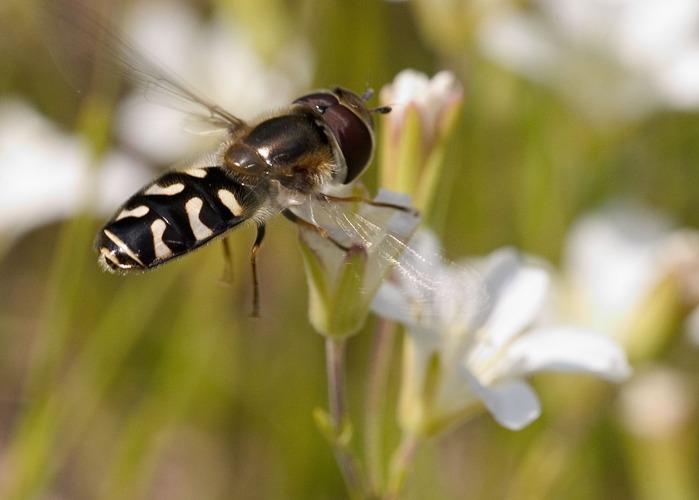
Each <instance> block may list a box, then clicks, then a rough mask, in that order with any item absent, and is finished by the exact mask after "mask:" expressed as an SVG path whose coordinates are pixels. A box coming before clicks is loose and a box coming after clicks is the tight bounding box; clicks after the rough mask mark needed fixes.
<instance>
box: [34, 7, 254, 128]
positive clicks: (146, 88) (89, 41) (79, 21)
mask: <svg viewBox="0 0 699 500" xmlns="http://www.w3.org/2000/svg"><path fill="white" fill-rule="evenodd" d="M106 5H110V4H106ZM45 14H46V15H45V19H44V21H43V24H44V25H45V30H44V31H45V37H46V38H47V44H48V46H49V49H50V50H51V52H52V55H53V57H54V59H55V60H56V61H57V63H58V65H59V67H60V68H61V70H62V71H63V72H64V75H65V76H66V79H67V80H68V81H69V82H70V83H71V84H73V86H75V87H76V88H77V89H78V91H84V90H86V89H87V88H88V87H89V86H90V85H92V84H94V78H96V77H98V73H97V71H103V72H106V73H108V74H109V73H111V74H116V75H118V76H119V77H120V78H121V79H123V80H125V81H128V82H129V83H130V84H132V85H134V86H135V87H137V88H140V89H141V90H142V91H143V93H144V95H145V97H146V98H147V99H151V98H153V99H157V98H158V97H157V96H162V97H165V98H166V99H167V105H168V106H170V107H174V108H176V109H182V110H183V111H184V112H187V113H191V104H194V105H196V107H197V108H198V109H199V112H200V113H201V115H202V117H203V118H205V119H206V120H207V121H208V122H210V123H212V124H213V125H214V126H216V127H218V128H227V129H229V130H230V129H234V128H237V127H240V126H244V125H245V122H244V121H243V120H241V119H240V118H238V117H237V116H235V115H234V114H232V113H230V112H229V111H227V110H225V109H223V108H221V107H220V106H218V105H217V104H216V103H214V102H213V101H211V100H209V99H207V98H206V97H204V96H203V95H202V94H201V93H200V92H198V91H196V90H195V89H194V88H193V87H192V86H191V85H189V84H187V83H186V82H184V81H183V79H182V78H180V77H178V76H177V75H176V74H174V73H173V72H172V71H170V70H168V69H166V68H165V67H164V66H163V65H162V64H160V63H158V62H156V60H155V59H154V58H153V57H152V56H150V55H149V54H148V52H147V51H146V50H145V49H143V48H142V47H139V46H138V45H137V44H136V43H135V42H134V41H133V40H131V39H130V38H129V37H128V36H127V35H126V34H125V33H123V32H122V31H120V30H119V28H118V27H117V26H116V24H115V23H114V22H110V21H109V20H108V19H115V18H117V17H118V16H117V14H116V13H115V12H111V13H110V14H109V18H108V17H107V15H105V14H102V15H101V14H99V13H98V12H96V11H95V10H93V9H92V8H91V7H88V6H87V5H86V4H84V3H82V2H81V1H79V0H55V1H52V2H49V3H48V6H47V10H46V13H45Z"/></svg>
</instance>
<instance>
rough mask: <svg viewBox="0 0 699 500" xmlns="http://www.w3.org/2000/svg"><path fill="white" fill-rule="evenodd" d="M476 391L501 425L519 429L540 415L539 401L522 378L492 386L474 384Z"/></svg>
mask: <svg viewBox="0 0 699 500" xmlns="http://www.w3.org/2000/svg"><path fill="white" fill-rule="evenodd" d="M474 392H476V393H477V394H478V395H479V396H480V398H481V400H482V401H483V404H485V406H486V407H487V408H488V410H489V411H490V413H491V414H492V415H493V418H494V419H495V420H496V421H497V422H498V423H499V424H500V425H502V426H503V427H506V428H507V429H511V430H514V431H516V430H520V429H522V428H524V427H526V426H527V425H529V424H530V423H532V422H533V421H534V420H536V419H537V418H539V415H541V403H539V398H538V397H537V395H536V393H535V392H534V389H532V388H531V386H530V385H529V384H527V383H526V382H524V381H522V380H514V381H509V382H504V383H501V384H497V385H494V386H488V387H486V386H483V385H480V384H478V383H475V384H474Z"/></svg>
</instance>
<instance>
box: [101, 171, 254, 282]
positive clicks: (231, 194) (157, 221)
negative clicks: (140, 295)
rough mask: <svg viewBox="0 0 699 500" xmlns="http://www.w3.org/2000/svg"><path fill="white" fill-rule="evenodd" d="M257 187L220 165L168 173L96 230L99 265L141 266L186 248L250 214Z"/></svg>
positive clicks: (113, 267)
mask: <svg viewBox="0 0 699 500" xmlns="http://www.w3.org/2000/svg"><path fill="white" fill-rule="evenodd" d="M261 191H264V190H258V189H256V187H255V186H248V185H243V184H240V183H238V182H236V181H235V180H233V179H232V178H231V176H230V175H227V170H226V169H224V168H222V167H206V168H190V169H188V170H183V171H171V172H168V173H166V174H164V175H163V176H161V177H160V178H159V179H158V180H156V181H155V182H154V183H152V184H150V185H148V186H146V187H145V188H143V189H142V190H141V191H139V192H138V193H136V194H135V195H134V196H132V197H131V198H130V199H129V200H128V201H127V202H126V203H125V204H124V205H123V206H122V208H121V209H120V210H119V211H118V212H117V214H116V215H115V216H114V218H113V219H112V220H110V221H109V222H108V223H107V224H106V225H105V226H104V228H102V230H101V231H100V232H99V234H98V236H97V241H96V242H95V246H96V247H97V249H98V251H99V252H100V263H101V264H102V265H103V267H105V268H106V269H108V270H117V271H118V270H121V271H128V270H144V269H150V268H152V267H155V266H158V265H160V264H162V263H164V262H166V261H168V260H170V259H173V258H175V257H178V256H180V255H183V254H185V253H187V252H190V251H192V250H194V249H195V248H197V247H200V246H201V245H203V244H205V243H207V242H208V241H210V240H211V239H213V238H215V237H217V236H219V235H221V234H222V233H224V232H226V231H228V230H229V229H231V228H233V227H235V226H237V225H238V224H240V223H241V222H243V221H245V220H247V219H249V218H251V217H253V216H254V215H255V214H256V212H258V210H259V209H260V207H261V206H262V205H263V204H264V201H265V200H264V199H263V198H262V196H261V195H260V192H261Z"/></svg>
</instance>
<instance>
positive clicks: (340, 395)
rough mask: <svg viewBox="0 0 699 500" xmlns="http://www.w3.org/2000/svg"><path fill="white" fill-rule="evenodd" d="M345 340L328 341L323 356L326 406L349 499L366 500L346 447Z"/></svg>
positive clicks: (354, 463) (331, 339)
mask: <svg viewBox="0 0 699 500" xmlns="http://www.w3.org/2000/svg"><path fill="white" fill-rule="evenodd" d="M346 342H347V341H346V339H344V338H335V337H327V338H326V340H325V354H326V364H327V372H328V403H329V407H330V418H331V422H332V426H333V431H334V440H333V451H334V453H335V460H337V464H338V466H339V467H340V471H341V473H342V477H343V478H344V480H345V484H346V486H347V491H348V492H349V494H350V496H351V497H352V498H365V494H364V492H365V487H364V484H363V481H362V478H361V476H360V474H359V469H358V467H357V463H356V460H355V458H354V456H353V455H352V452H351V451H350V449H349V447H348V441H349V439H348V434H347V425H348V420H347V411H346V403H345V346H346Z"/></svg>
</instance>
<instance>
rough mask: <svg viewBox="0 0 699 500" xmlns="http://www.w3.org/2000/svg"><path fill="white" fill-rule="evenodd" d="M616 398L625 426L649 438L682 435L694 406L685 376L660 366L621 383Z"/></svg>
mask: <svg viewBox="0 0 699 500" xmlns="http://www.w3.org/2000/svg"><path fill="white" fill-rule="evenodd" d="M619 402H620V407H621V417H622V421H623V423H624V424H625V425H626V428H627V429H628V430H629V431H631V432H633V433H634V434H636V435H637V436H641V437H644V438H650V439H661V438H666V437H670V436H682V435H683V433H685V432H686V431H687V428H688V427H689V426H690V425H691V419H692V417H693V415H694V412H695V411H696V406H697V398H696V393H695V391H694V390H693V388H692V385H691V383H690V381H689V380H687V378H686V376H683V375H682V374H681V373H680V372H677V371H673V370H669V369H663V368H652V369H647V370H645V371H643V372H640V373H638V374H636V376H635V377H634V379H633V380H631V381H630V382H629V383H628V384H627V385H626V386H625V387H624V390H623V391H622V392H621V398H620V400H619Z"/></svg>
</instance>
